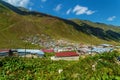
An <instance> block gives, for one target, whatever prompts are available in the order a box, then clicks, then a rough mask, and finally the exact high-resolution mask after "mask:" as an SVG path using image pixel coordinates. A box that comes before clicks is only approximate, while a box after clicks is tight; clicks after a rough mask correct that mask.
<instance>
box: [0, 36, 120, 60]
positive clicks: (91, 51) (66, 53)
mask: <svg viewBox="0 0 120 80" xmlns="http://www.w3.org/2000/svg"><path fill="white" fill-rule="evenodd" d="M33 39H34V40H32V41H34V42H32V41H31V43H32V44H37V41H36V40H35V39H37V37H34V38H33ZM46 40H47V39H46ZM28 41H30V39H28ZM35 42H36V43H35ZM40 44H41V45H43V46H44V48H42V49H27V48H25V49H1V50H0V57H7V56H8V57H9V56H19V57H28V58H30V57H32V58H43V57H44V56H45V54H46V53H47V54H52V53H53V54H54V55H53V56H50V59H51V60H79V57H80V56H85V55H91V56H93V55H95V54H101V53H104V52H112V51H114V50H118V51H119V50H120V46H113V45H111V44H100V45H86V44H76V43H68V42H67V41H64V40H58V41H56V42H54V40H52V39H51V42H44V43H43V42H41V43H40V42H39V45H40Z"/></svg>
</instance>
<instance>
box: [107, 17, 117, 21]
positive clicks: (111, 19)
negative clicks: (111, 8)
mask: <svg viewBox="0 0 120 80" xmlns="http://www.w3.org/2000/svg"><path fill="white" fill-rule="evenodd" d="M115 18H116V16H111V17H109V18H108V19H107V21H113V20H114V19H115Z"/></svg>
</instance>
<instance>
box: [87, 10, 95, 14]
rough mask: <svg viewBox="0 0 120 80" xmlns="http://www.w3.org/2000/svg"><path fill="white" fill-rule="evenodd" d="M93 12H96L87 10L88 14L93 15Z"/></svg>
mask: <svg viewBox="0 0 120 80" xmlns="http://www.w3.org/2000/svg"><path fill="white" fill-rule="evenodd" d="M93 13H95V11H91V10H88V11H87V12H86V14H87V15H91V14H93Z"/></svg>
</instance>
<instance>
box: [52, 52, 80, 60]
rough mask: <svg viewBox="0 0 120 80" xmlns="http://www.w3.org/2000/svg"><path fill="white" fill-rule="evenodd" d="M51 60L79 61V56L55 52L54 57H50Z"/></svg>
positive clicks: (72, 53) (73, 53)
mask: <svg viewBox="0 0 120 80" xmlns="http://www.w3.org/2000/svg"><path fill="white" fill-rule="evenodd" d="M51 59H52V60H79V54H77V53H76V52H72V51H68V52H57V53H56V54H55V56H53V57H51Z"/></svg>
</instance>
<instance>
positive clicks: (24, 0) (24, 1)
mask: <svg viewBox="0 0 120 80" xmlns="http://www.w3.org/2000/svg"><path fill="white" fill-rule="evenodd" d="M4 1H6V2H8V3H10V4H12V5H14V6H21V7H27V5H28V4H29V1H30V0H4Z"/></svg>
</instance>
